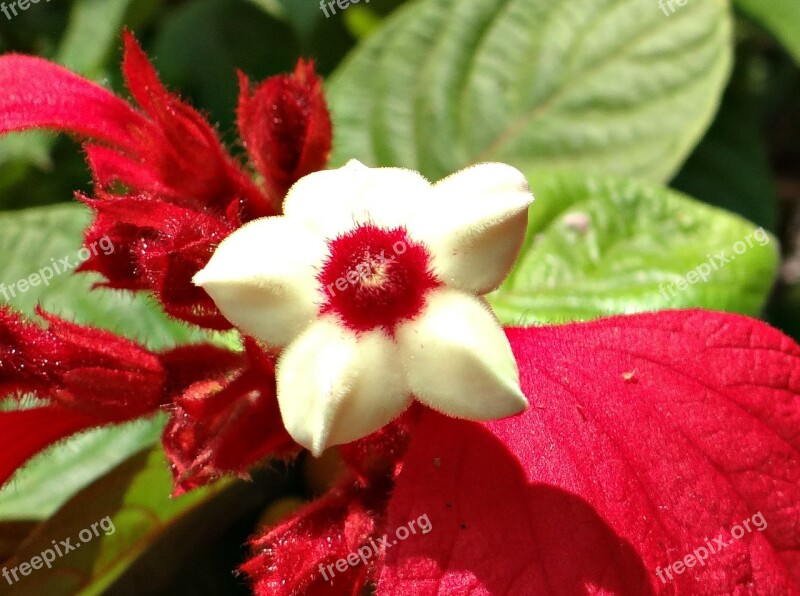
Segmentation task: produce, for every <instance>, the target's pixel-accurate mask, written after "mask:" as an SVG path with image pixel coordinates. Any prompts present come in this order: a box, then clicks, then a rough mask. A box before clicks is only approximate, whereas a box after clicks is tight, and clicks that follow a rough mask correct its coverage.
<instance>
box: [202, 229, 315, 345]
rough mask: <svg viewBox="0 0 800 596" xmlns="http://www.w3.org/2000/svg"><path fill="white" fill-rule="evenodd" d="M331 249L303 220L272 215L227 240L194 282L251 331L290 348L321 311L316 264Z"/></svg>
mask: <svg viewBox="0 0 800 596" xmlns="http://www.w3.org/2000/svg"><path fill="white" fill-rule="evenodd" d="M326 250H327V247H326V245H325V243H324V242H323V241H322V240H321V239H320V238H318V237H317V236H316V235H314V234H312V233H310V232H309V230H308V229H307V228H306V227H305V226H303V225H302V224H301V223H298V222H296V221H294V220H291V219H288V218H285V217H267V218H263V219H259V220H256V221H254V222H252V223H250V224H247V225H246V226H244V227H242V228H240V229H238V230H237V231H235V232H234V233H233V234H231V235H230V236H228V237H227V238H226V239H225V240H223V241H222V243H221V244H220V245H219V247H218V248H217V250H216V252H214V256H213V257H211V260H210V261H209V263H208V265H206V267H205V268H204V269H203V270H201V271H200V272H199V273H198V274H197V275H195V277H194V283H195V284H197V285H198V286H200V287H202V288H203V289H204V290H206V292H208V294H209V295H210V296H211V297H212V298H213V299H214V302H215V303H216V305H217V306H218V307H219V309H220V311H221V312H222V314H223V315H225V317H226V318H227V319H228V320H229V321H230V322H231V323H233V324H234V325H236V326H237V327H239V328H240V329H242V330H243V331H244V332H245V333H247V334H249V335H252V336H254V337H256V338H258V339H260V340H262V341H265V342H267V343H269V344H272V345H275V346H285V345H286V344H288V343H289V342H291V341H292V340H293V339H294V338H295V337H297V336H298V335H299V334H300V333H302V331H303V330H304V329H305V328H306V327H307V326H308V325H309V324H311V322H312V321H313V320H314V318H315V317H316V315H317V310H318V302H320V301H321V299H322V298H321V294H320V293H319V289H318V287H319V284H318V282H317V280H316V274H317V272H316V270H315V268H316V267H318V266H319V265H321V263H322V259H323V258H324V256H325V251H326Z"/></svg>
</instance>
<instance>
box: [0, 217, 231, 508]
mask: <svg viewBox="0 0 800 596" xmlns="http://www.w3.org/2000/svg"><path fill="white" fill-rule="evenodd" d="M88 222H89V212H88V210H87V209H85V208H84V207H82V206H80V205H77V204H69V205H60V206H54V207H44V208H37V209H28V210H25V211H16V212H9V213H2V214H0V229H2V230H3V234H2V235H0V254H4V255H6V258H5V259H3V260H2V262H0V283H1V284H2V285H0V298H2V299H3V302H8V303H9V304H10V305H11V306H12V307H14V308H15V309H17V310H20V311H22V312H24V313H26V314H28V315H33V310H34V308H35V306H36V304H38V303H41V304H42V306H43V307H44V308H45V310H47V311H49V312H52V313H55V314H57V315H60V316H62V317H65V318H67V319H70V320H74V321H77V322H80V323H84V324H90V325H94V326H97V327H102V328H105V329H110V330H112V331H115V332H117V333H120V334H122V335H125V336H127V337H130V338H133V339H137V340H139V341H141V342H142V343H144V344H146V345H148V346H149V347H150V348H152V349H162V348H168V347H172V346H174V345H176V344H178V343H188V342H190V341H200V340H212V341H215V342H217V343H220V344H222V345H226V346H228V347H235V346H236V337H235V334H206V333H203V332H200V331H198V330H196V329H192V328H190V327H189V326H187V325H185V324H183V323H180V322H177V321H173V320H170V319H168V318H167V317H166V315H164V314H163V313H162V312H161V310H160V309H159V308H158V306H157V305H156V303H155V301H154V300H152V299H150V298H147V297H145V296H142V295H132V294H130V293H127V292H119V291H114V290H106V289H100V290H94V291H92V290H91V286H92V284H93V283H94V282H97V281H99V280H100V279H101V278H100V277H99V276H98V275H96V274H84V273H78V274H76V273H73V272H71V271H70V272H65V273H63V274H61V275H55V276H54V277H53V279H52V280H50V281H49V282H48V285H47V286H44V285H38V286H36V287H30V288H28V289H27V290H25V291H22V289H24V288H22V289H21V288H20V287H19V282H20V280H25V279H27V280H29V279H30V276H31V275H32V274H35V273H37V272H38V271H40V270H42V269H43V268H45V267H50V268H51V269H52V268H53V265H54V263H55V264H58V263H59V262H60V261H61V259H64V258H67V259H68V261H69V263H70V265H73V264H77V263H78V261H79V254H78V249H79V247H80V242H81V232H82V230H83V229H84V227H85V226H86V225H87V223H88ZM105 248H106V249H107V248H109V245H108V244H105ZM103 249H104V247H103V246H98V250H103ZM12 255H13V258H12ZM59 269H62V268H61V267H59ZM161 424H162V423H161V422H158V421H151V422H149V423H140V424H137V423H134V424H131V425H124V426H122V427H115V428H106V429H100V430H97V431H93V432H92V433H90V434H89V435H87V436H82V437H80V438H78V439H76V440H75V441H74V442H73V440H70V441H68V442H67V443H65V444H62V445H58V446H56V447H54V448H53V449H51V450H48V451H47V454H46V455H43V456H39V457H38V458H37V459H36V460H34V462H33V463H32V465H31V466H30V468H28V467H26V468H23V469H22V470H21V471H20V472H18V473H17V475H16V476H15V477H14V479H13V480H12V482H11V483H10V484H9V485H7V486H6V487H5V488H3V490H2V491H0V519H9V518H15V517H17V516H19V517H42V516H44V515H47V514H48V513H49V512H51V511H52V510H54V509H55V508H56V507H57V506H59V505H60V504H61V503H62V502H63V501H64V500H65V499H66V498H68V497H69V496H70V495H71V494H72V493H74V491H75V490H77V489H79V488H81V487H82V486H84V485H85V484H86V483H87V482H89V481H91V480H92V479H94V478H96V477H97V476H98V475H99V474H102V473H104V472H105V471H106V470H108V469H109V467H111V466H113V465H115V464H116V463H117V462H119V461H120V460H121V459H123V458H124V457H127V456H128V455H129V454H130V453H133V452H135V451H138V450H139V449H141V448H142V447H143V446H145V445H149V444H152V443H153V442H154V440H155V439H156V437H157V435H158V430H159V428H160V426H161ZM76 446H81V449H80V450H79V451H77V450H76V449H75V448H76Z"/></svg>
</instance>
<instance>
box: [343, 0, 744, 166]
mask: <svg viewBox="0 0 800 596" xmlns="http://www.w3.org/2000/svg"><path fill="white" fill-rule="evenodd" d="M730 30H731V25H730V14H729V10H728V5H727V2H726V0H704V1H703V2H691V3H689V4H688V5H687V6H684V7H683V8H681V9H680V10H679V11H677V12H676V13H675V14H672V15H670V16H665V14H664V13H663V12H662V11H661V10H660V9H659V8H658V4H657V3H656V2H654V1H652V0H564V1H563V2H552V1H551V0H419V1H417V2H415V3H413V4H411V5H409V6H408V7H407V8H405V9H402V10H400V11H399V12H398V13H397V14H396V15H395V16H393V17H392V18H390V19H389V20H388V22H387V24H386V25H385V26H384V28H383V29H382V30H381V31H380V32H379V33H377V34H376V35H374V36H373V37H371V38H370V39H369V40H368V41H367V43H366V44H364V46H363V47H361V48H360V49H359V50H357V51H356V52H355V54H354V55H353V56H352V57H351V58H350V59H349V60H348V61H347V62H346V63H345V65H344V66H343V67H342V68H341V69H340V70H339V71H338V72H337V73H336V75H335V76H334V78H333V79H332V80H331V82H330V85H329V97H330V104H331V109H332V113H333V117H334V122H335V124H336V131H337V132H336V146H335V151H334V159H333V161H334V163H336V164H341V163H344V162H345V161H347V160H348V159H350V158H357V159H360V160H362V161H364V162H365V163H368V164H370V165H393V166H403V167H409V168H412V169H415V170H419V171H421V172H422V173H423V174H425V175H426V176H428V177H429V178H432V179H438V178H441V177H443V176H445V175H447V174H449V173H451V172H454V171H456V170H458V169H460V168H462V167H464V166H466V165H468V164H471V163H475V162H482V161H503V162H507V163H510V164H512V165H515V166H517V167H519V168H520V169H523V170H530V169H531V168H548V169H550V168H564V169H581V170H586V171H591V172H603V173H617V174H625V175H633V176H637V177H643V178H651V179H656V180H666V179H668V178H669V177H670V176H671V175H672V174H673V173H674V172H675V171H676V169H677V168H678V167H679V166H680V164H681V163H682V162H683V160H684V159H685V157H686V156H687V154H688V153H689V151H690V150H691V148H692V147H693V146H694V145H695V143H696V142H697V140H698V139H699V137H700V136H701V135H702V133H703V131H704V130H705V129H706V127H707V126H708V124H709V122H710V121H711V118H712V117H713V114H714V112H715V111H716V108H717V105H718V102H719V99H720V96H721V93H722V90H723V87H724V83H725V80H726V78H727V75H728V71H729V66H730V62H731V33H730Z"/></svg>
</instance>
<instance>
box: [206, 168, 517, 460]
mask: <svg viewBox="0 0 800 596" xmlns="http://www.w3.org/2000/svg"><path fill="white" fill-rule="evenodd" d="M532 201H533V196H532V195H531V193H530V191H529V190H528V185H527V182H526V181H525V177H524V176H523V175H522V174H521V173H520V172H519V171H517V170H516V169H514V168H512V167H511V166H507V165H503V164H483V165H478V166H474V167H471V168H468V169H466V170H463V171H462V172H459V173H458V174H455V175H453V176H451V177H449V178H446V179H445V180H442V181H441V182H439V183H437V184H434V185H431V184H430V183H429V182H428V181H427V180H425V179H424V178H423V177H422V176H420V175H419V174H417V173H416V172H412V171H409V170H401V169H396V168H380V169H372V168H367V167H366V166H364V165H362V164H361V163H359V162H357V161H351V162H350V163H348V164H347V165H346V166H345V167H343V168H341V169H338V170H328V171H322V172H316V173H314V174H311V175H309V176H306V177H305V178H303V179H302V180H300V181H299V182H297V184H295V185H294V187H293V188H292V189H291V190H290V191H289V194H288V196H287V197H286V202H285V206H284V215H282V216H276V217H267V218H263V219H259V220H256V221H253V222H251V223H249V224H248V225H246V226H244V227H243V228H241V229H239V230H237V231H236V232H234V233H233V234H232V235H231V236H230V237H228V238H227V239H226V240H225V241H224V242H222V243H221V244H220V246H219V248H218V249H217V251H216V252H215V253H214V256H213V257H212V258H211V261H210V262H209V263H208V265H207V266H206V268H205V269H203V270H202V271H200V272H199V273H198V274H197V275H196V276H195V278H194V282H195V283H196V284H197V285H199V286H202V287H203V288H204V289H205V290H206V291H207V292H208V293H209V295H210V296H211V297H212V298H213V299H214V301H215V302H216V304H217V306H218V307H219V309H220V311H222V313H223V314H224V315H225V316H226V317H227V318H228V319H229V320H230V321H231V322H232V323H233V324H234V325H236V326H237V327H239V328H240V329H241V330H242V331H243V332H244V333H246V334H248V335H251V336H253V337H255V338H257V339H259V340H261V341H262V342H265V343H267V344H270V345H272V346H276V347H284V348H286V349H285V350H284V352H283V353H282V355H281V357H280V359H279V361H278V371H277V379H278V401H279V403H280V408H281V415H282V416H283V421H284V424H285V425H286V428H287V430H288V431H289V433H290V434H291V435H292V437H294V439H295V440H296V441H297V442H298V443H300V444H301V445H303V446H304V447H306V448H308V449H310V450H311V451H312V452H313V453H314V454H317V455H318V454H320V453H321V452H322V451H323V450H324V449H326V448H327V447H329V446H331V445H337V444H342V443H348V442H350V441H354V440H356V439H360V438H362V437H364V436H366V435H368V434H371V433H372V432H374V431H376V430H378V429H379V428H381V427H382V426H384V425H386V424H388V423H389V422H391V421H392V420H394V419H395V418H396V417H397V416H399V415H400V414H401V413H402V412H403V411H404V410H405V409H406V408H407V407H408V406H409V405H410V403H411V400H412V399H413V398H416V399H417V400H419V401H420V402H422V403H423V404H426V405H427V406H430V407H431V408H434V409H436V410H438V411H440V412H443V413H445V414H448V415H451V416H456V417H460V418H468V419H472V420H493V419H497V418H504V417H506V416H511V415H514V414H517V413H519V412H521V411H523V410H525V408H527V406H528V403H527V400H526V399H525V397H524V395H523V394H522V391H521V390H520V387H519V373H518V371H517V366H516V362H515V360H514V356H513V354H512V352H511V347H510V345H509V343H508V340H507V338H506V336H505V334H504V332H503V330H502V327H501V326H500V325H499V323H498V322H497V320H496V318H495V317H494V314H493V313H492V311H491V309H490V307H489V306H488V304H487V303H486V301H485V300H484V299H483V298H481V296H482V295H483V294H485V293H487V292H490V291H492V290H494V289H495V288H497V287H498V286H499V285H500V283H501V282H502V281H503V279H505V277H506V275H507V274H508V272H509V270H510V269H511V266H512V264H513V262H514V260H515V259H516V257H517V253H518V252H519V249H520V246H521V244H522V240H523V238H524V235H525V229H526V226H527V210H528V206H529V205H530V204H531V202H532Z"/></svg>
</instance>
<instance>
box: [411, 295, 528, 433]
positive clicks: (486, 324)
mask: <svg viewBox="0 0 800 596" xmlns="http://www.w3.org/2000/svg"><path fill="white" fill-rule="evenodd" d="M397 344H398V346H399V348H400V356H401V358H402V361H403V366H404V367H405V368H406V372H407V374H408V382H409V386H410V388H411V392H412V393H413V394H414V396H415V397H416V398H417V399H418V400H419V401H421V402H422V403H424V404H425V405H427V406H430V407H431V408H433V409H435V410H438V411H440V412H444V413H445V414H449V415H450V416H456V417H458V418H468V419H470V420H493V419H496V418H505V417H506V416H513V415H514V414H519V413H520V412H522V411H524V410H525V409H526V408H527V407H528V402H527V400H526V399H525V396H524V395H523V394H522V391H521V390H520V388H519V375H518V373H517V366H516V362H515V361H514V356H513V354H512V353H511V347H510V346H509V344H508V340H507V339H506V336H505V335H504V334H503V329H502V328H501V327H500V325H499V324H498V323H497V320H496V319H495V318H494V316H493V315H492V313H491V311H490V310H489V307H488V306H485V305H484V304H483V303H482V302H480V301H479V300H477V299H474V298H471V297H468V296H466V295H464V294H462V293H461V292H456V291H453V290H438V291H436V292H434V293H433V294H432V295H431V296H430V297H429V298H428V304H427V306H426V307H425V311H424V312H423V313H422V315H420V316H419V317H418V318H416V319H414V320H412V321H410V322H408V323H405V324H403V325H401V326H400V327H399V328H398V330H397Z"/></svg>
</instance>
